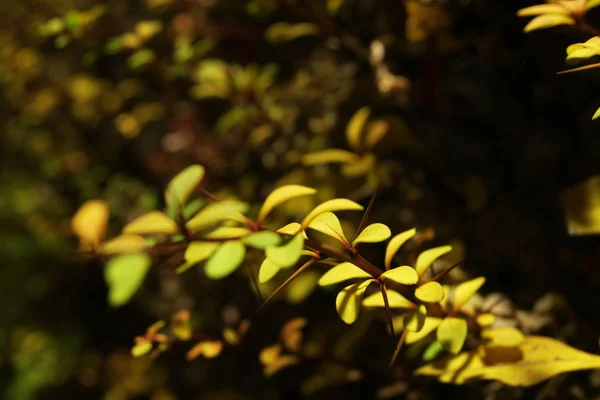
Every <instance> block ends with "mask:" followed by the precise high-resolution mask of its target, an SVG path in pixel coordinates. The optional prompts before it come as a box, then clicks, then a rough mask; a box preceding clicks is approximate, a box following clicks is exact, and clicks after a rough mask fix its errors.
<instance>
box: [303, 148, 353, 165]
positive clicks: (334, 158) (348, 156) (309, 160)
mask: <svg viewBox="0 0 600 400" xmlns="http://www.w3.org/2000/svg"><path fill="white" fill-rule="evenodd" d="M359 158H360V157H358V156H357V155H356V154H354V153H352V152H349V151H347V150H340V149H327V150H320V151H315V152H312V153H308V154H305V155H304V156H302V164H304V165H321V164H334V163H335V164H350V163H355V162H357V161H358V160H359Z"/></svg>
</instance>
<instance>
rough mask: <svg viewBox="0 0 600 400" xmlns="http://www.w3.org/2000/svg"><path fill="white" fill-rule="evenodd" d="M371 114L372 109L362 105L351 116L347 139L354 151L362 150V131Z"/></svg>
mask: <svg viewBox="0 0 600 400" xmlns="http://www.w3.org/2000/svg"><path fill="white" fill-rule="evenodd" d="M370 115H371V109H370V108H369V107H362V108H361V109H359V110H358V111H357V112H356V113H355V114H354V115H353V116H352V118H350V121H349V122H348V125H347V126H346V141H347V142H348V145H349V146H350V148H351V149H352V150H354V151H360V148H361V137H362V132H363V130H364V127H365V124H366V122H367V120H368V119H369V116H370Z"/></svg>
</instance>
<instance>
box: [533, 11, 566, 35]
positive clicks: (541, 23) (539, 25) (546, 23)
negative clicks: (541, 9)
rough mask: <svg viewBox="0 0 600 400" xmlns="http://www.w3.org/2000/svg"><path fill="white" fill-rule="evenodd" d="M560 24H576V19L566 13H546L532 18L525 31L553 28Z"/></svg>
mask: <svg viewBox="0 0 600 400" xmlns="http://www.w3.org/2000/svg"><path fill="white" fill-rule="evenodd" d="M558 25H575V20H574V19H573V18H572V17H571V16H569V15H565V14H544V15H540V16H537V17H535V18H534V19H532V20H531V21H530V22H529V23H528V24H527V25H526V26H525V28H524V29H523V32H525V33H527V32H531V31H535V30H538V29H547V28H552V27H554V26H558Z"/></svg>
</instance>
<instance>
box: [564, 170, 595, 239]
mask: <svg viewBox="0 0 600 400" xmlns="http://www.w3.org/2000/svg"><path fill="white" fill-rule="evenodd" d="M561 200H562V207H563V210H564V213H565V216H566V219H567V229H568V232H569V235H571V236H577V235H594V234H598V233H600V175H596V176H592V177H590V178H588V179H586V180H584V181H583V182H580V183H578V184H576V185H573V186H571V187H570V188H568V189H567V190H565V191H563V192H562V193H561Z"/></svg>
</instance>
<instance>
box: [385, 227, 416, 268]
mask: <svg viewBox="0 0 600 400" xmlns="http://www.w3.org/2000/svg"><path fill="white" fill-rule="evenodd" d="M416 233H417V230H416V229H415V228H413V229H409V230H407V231H405V232H402V233H399V234H397V235H396V236H394V237H393V238H392V239H391V240H390V241H389V242H388V245H387V247H386V249H385V267H386V269H389V268H390V266H391V265H392V259H393V258H394V255H396V253H397V252H398V249H400V247H401V246H402V245H403V244H404V243H406V242H407V241H408V240H409V239H411V238H412V237H413V236H415V234H416Z"/></svg>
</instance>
